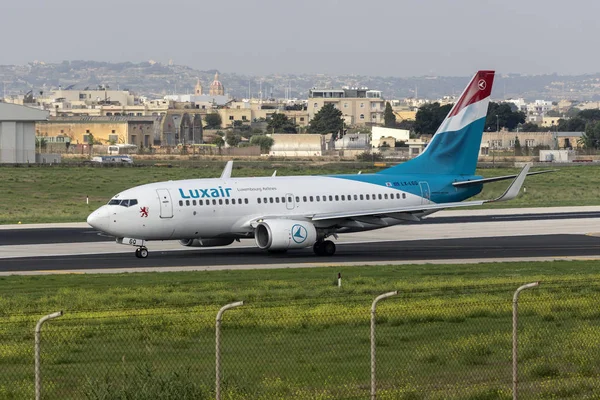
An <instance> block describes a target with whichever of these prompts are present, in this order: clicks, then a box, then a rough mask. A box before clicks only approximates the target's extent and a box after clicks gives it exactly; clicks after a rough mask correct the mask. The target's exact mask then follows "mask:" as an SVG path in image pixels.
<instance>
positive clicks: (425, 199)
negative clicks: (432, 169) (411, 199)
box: [419, 181, 431, 204]
mask: <svg viewBox="0 0 600 400" xmlns="http://www.w3.org/2000/svg"><path fill="white" fill-rule="evenodd" d="M419 186H420V187H421V204H429V202H430V199H431V192H430V191H429V183H427V182H424V181H423V182H419Z"/></svg>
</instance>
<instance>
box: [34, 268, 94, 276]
mask: <svg viewBox="0 0 600 400" xmlns="http://www.w3.org/2000/svg"><path fill="white" fill-rule="evenodd" d="M30 272H32V273H34V274H55V275H68V274H73V275H84V274H85V272H81V271H76V270H60V269H59V270H56V269H44V270H38V271H30Z"/></svg>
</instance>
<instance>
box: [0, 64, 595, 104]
mask: <svg viewBox="0 0 600 400" xmlns="http://www.w3.org/2000/svg"><path fill="white" fill-rule="evenodd" d="M215 72H216V71H215V70H209V71H199V70H195V69H192V68H189V67H186V66H182V65H164V64H161V63H153V62H143V63H131V62H125V63H108V62H98V61H81V60H75V61H63V62H62V63H58V64H46V63H40V62H34V63H29V64H27V65H3V66H0V77H1V78H2V81H3V82H4V89H5V91H6V93H7V94H9V95H10V94H18V93H21V94H23V93H26V92H28V91H30V90H33V91H34V93H36V94H37V93H38V92H39V91H47V90H49V89H56V88H58V87H59V86H61V87H62V88H66V87H69V86H71V85H73V88H75V89H83V88H85V87H90V88H94V87H97V86H98V85H108V86H109V87H110V88H111V89H117V88H118V89H129V90H131V91H133V92H135V93H137V94H139V95H145V96H149V97H153V98H154V97H162V96H164V95H166V94H172V93H175V92H177V93H191V92H192V91H193V88H194V85H195V83H196V79H197V78H200V81H201V82H202V85H203V86H204V88H205V91H208V86H209V85H210V83H211V82H212V80H213V77H214V74H215ZM466 72H469V73H470V72H471V71H465V73H466ZM472 72H473V73H474V72H475V71H472ZM219 79H220V80H221V82H222V83H223V84H224V85H225V88H226V91H227V92H228V93H230V94H231V95H232V96H234V97H236V98H246V97H248V91H249V87H250V91H251V93H252V96H254V97H258V96H259V88H262V96H263V98H268V97H271V95H272V96H273V97H277V98H282V97H284V95H285V93H286V88H288V87H289V88H291V97H295V98H306V97H307V96H308V90H309V89H310V88H312V87H321V88H323V87H325V88H329V87H333V88H339V87H342V86H350V87H363V86H366V87H369V88H370V89H376V90H381V91H382V92H383V95H384V97H385V98H386V99H400V98H405V97H414V96H415V93H417V94H418V97H420V98H428V99H437V98H440V97H442V96H447V95H459V94H460V91H461V90H462V89H463V88H464V87H465V85H466V84H467V81H468V79H469V76H464V77H432V76H422V77H410V78H398V77H378V76H360V75H340V76H325V75H292V74H273V75H266V76H250V75H243V74H237V73H223V74H220V78H219ZM492 96H493V97H494V98H495V99H497V100H499V99H507V98H517V97H523V98H525V99H526V100H535V99H545V100H559V99H563V98H564V99H576V100H596V101H598V100H600V74H593V75H579V76H562V75H556V74H554V75H533V76H525V75H519V74H507V75H499V76H497V78H496V82H495V85H494V91H493V93H492ZM288 97H289V96H288Z"/></svg>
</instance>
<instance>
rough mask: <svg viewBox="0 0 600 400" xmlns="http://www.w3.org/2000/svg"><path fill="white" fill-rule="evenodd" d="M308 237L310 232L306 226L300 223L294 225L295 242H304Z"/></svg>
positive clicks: (293, 236) (293, 237) (293, 235)
mask: <svg viewBox="0 0 600 400" xmlns="http://www.w3.org/2000/svg"><path fill="white" fill-rule="evenodd" d="M307 237H308V232H307V231H306V228H305V227H303V226H302V225H299V224H296V225H294V226H292V239H294V242H296V243H304V241H305V240H306V238H307Z"/></svg>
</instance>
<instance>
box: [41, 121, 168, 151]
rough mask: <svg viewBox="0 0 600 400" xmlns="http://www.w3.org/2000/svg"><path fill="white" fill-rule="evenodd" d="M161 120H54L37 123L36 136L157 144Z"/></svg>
mask: <svg viewBox="0 0 600 400" xmlns="http://www.w3.org/2000/svg"><path fill="white" fill-rule="evenodd" d="M157 128H158V119H157V118H154V117H134V118H130V117H83V118H82V117H51V118H50V119H49V120H48V121H42V122H38V123H37V124H36V135H37V136H39V137H44V138H45V139H46V141H47V142H49V143H67V142H68V143H70V144H71V145H77V144H82V145H83V144H90V142H91V139H92V137H93V139H94V143H101V144H135V145H136V146H138V147H140V148H143V147H150V146H153V145H154V144H155V136H156V133H157Z"/></svg>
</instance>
